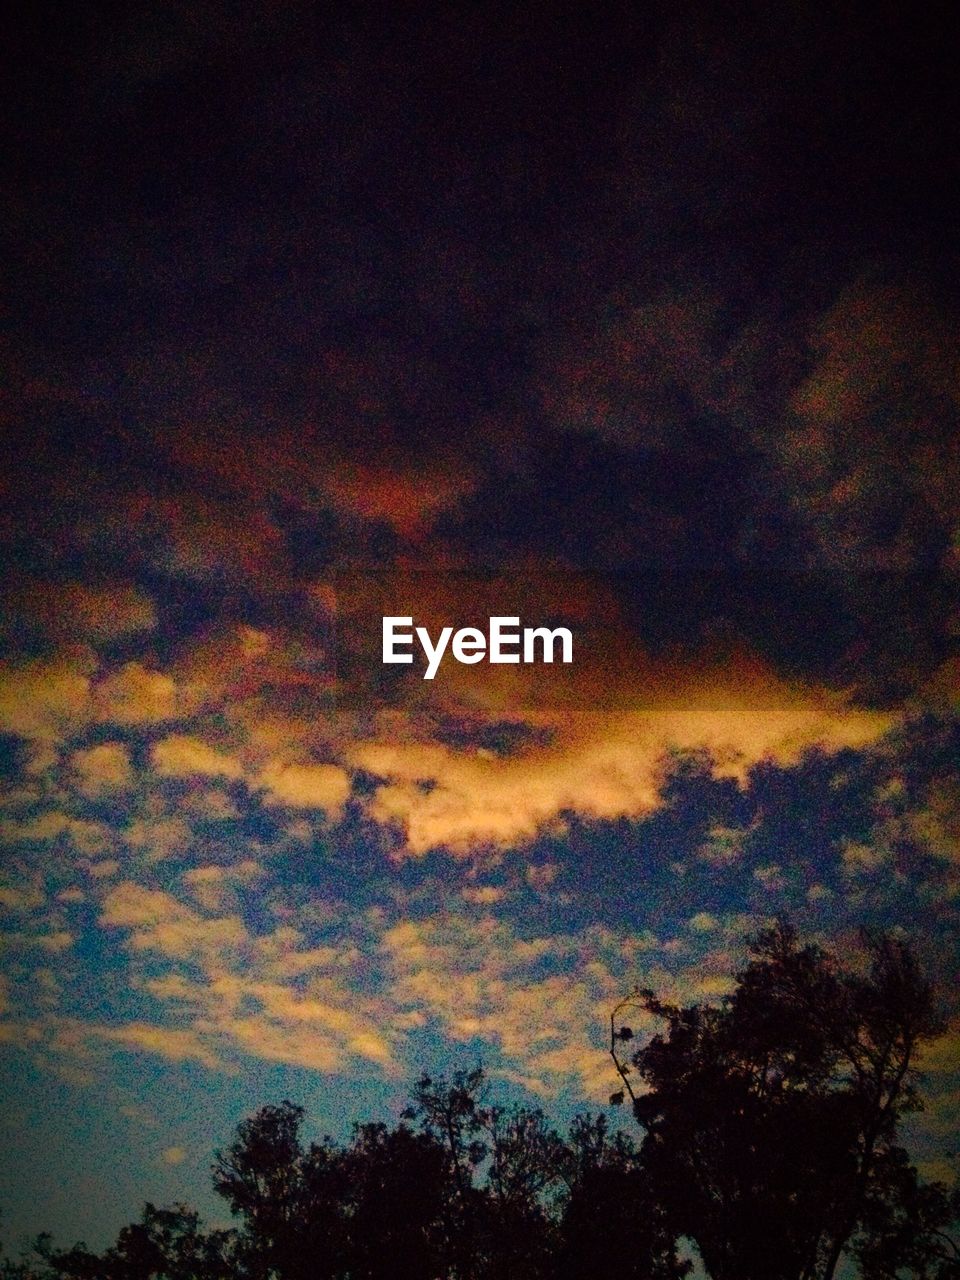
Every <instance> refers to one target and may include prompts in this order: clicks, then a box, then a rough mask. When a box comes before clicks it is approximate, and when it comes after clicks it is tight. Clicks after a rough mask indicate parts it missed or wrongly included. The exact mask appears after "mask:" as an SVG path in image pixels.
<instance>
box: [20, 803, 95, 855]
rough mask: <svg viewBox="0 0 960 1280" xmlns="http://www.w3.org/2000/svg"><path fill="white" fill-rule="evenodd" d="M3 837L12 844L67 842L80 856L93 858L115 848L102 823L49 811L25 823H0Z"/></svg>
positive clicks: (52, 810)
mask: <svg viewBox="0 0 960 1280" xmlns="http://www.w3.org/2000/svg"><path fill="white" fill-rule="evenodd" d="M0 837H2V838H3V839H4V840H6V841H9V842H11V843H19V842H28V843H31V844H32V843H47V842H52V841H54V840H57V839H60V838H65V839H68V840H69V841H70V843H71V844H72V845H73V846H74V847H75V848H76V849H77V850H79V852H80V853H83V854H86V855H88V856H93V855H95V854H98V853H104V852H106V850H108V849H110V848H112V846H113V836H112V832H111V831H110V828H109V827H107V826H105V825H104V824H103V823H101V822H90V821H88V820H87V819H85V818H74V817H72V816H71V815H70V814H68V813H62V812H60V811H59V810H54V809H50V810H47V812H46V813H41V814H38V815H37V816H36V817H35V818H29V819H26V820H24V821H22V822H18V821H15V820H12V819H8V820H4V821H2V822H0Z"/></svg>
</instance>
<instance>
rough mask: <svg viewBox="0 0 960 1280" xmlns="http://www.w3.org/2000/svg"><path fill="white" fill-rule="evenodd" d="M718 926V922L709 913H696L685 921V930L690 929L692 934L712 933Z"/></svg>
mask: <svg viewBox="0 0 960 1280" xmlns="http://www.w3.org/2000/svg"><path fill="white" fill-rule="evenodd" d="M719 926H720V921H719V920H718V919H717V917H716V916H713V915H711V914H710V912H709V911H698V912H697V913H696V915H693V916H691V917H690V919H689V920H688V921H687V928H688V929H692V930H693V932H694V933H712V932H713V930H714V929H717V928H719Z"/></svg>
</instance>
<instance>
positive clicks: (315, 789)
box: [260, 763, 350, 813]
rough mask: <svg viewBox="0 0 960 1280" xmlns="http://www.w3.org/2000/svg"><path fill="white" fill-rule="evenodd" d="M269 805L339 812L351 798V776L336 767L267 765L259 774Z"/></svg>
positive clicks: (320, 765)
mask: <svg viewBox="0 0 960 1280" xmlns="http://www.w3.org/2000/svg"><path fill="white" fill-rule="evenodd" d="M260 784H261V786H263V787H265V788H266V790H267V795H268V802H269V803H271V804H276V805H286V806H288V807H289V808H292V809H323V810H325V811H326V812H328V813H329V812H334V813H335V812H338V811H339V810H341V809H342V808H343V806H344V804H345V803H346V801H347V798H348V797H349V795H350V776H349V774H348V773H347V772H346V770H344V769H341V768H340V766H339V765H335V764H276V763H272V764H268V765H267V766H266V768H265V769H264V770H263V772H262V773H261V774H260Z"/></svg>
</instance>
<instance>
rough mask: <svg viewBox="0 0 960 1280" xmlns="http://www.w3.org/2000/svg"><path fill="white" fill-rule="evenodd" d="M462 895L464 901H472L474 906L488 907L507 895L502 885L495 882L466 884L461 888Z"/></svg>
mask: <svg viewBox="0 0 960 1280" xmlns="http://www.w3.org/2000/svg"><path fill="white" fill-rule="evenodd" d="M462 896H463V898H464V900H465V901H467V902H472V903H474V905H476V906H481V907H489V906H493V904H494V903H496V902H502V901H503V899H504V898H505V897H506V896H507V890H506V889H505V888H504V887H503V885H497V884H481V885H468V886H467V888H466V889H464V890H463V893H462Z"/></svg>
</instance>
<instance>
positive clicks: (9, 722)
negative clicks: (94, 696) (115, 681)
mask: <svg viewBox="0 0 960 1280" xmlns="http://www.w3.org/2000/svg"><path fill="white" fill-rule="evenodd" d="M90 689H91V684H90V676H89V673H88V672H87V671H86V670H84V669H82V668H80V667H77V666H75V665H71V664H70V663H68V662H66V661H54V662H28V663H24V664H22V665H16V664H13V663H9V662H5V663H0V729H2V730H3V731H4V732H6V733H15V734H18V735H19V736H20V737H22V738H30V739H34V740H36V741H39V742H56V741H58V740H60V739H61V738H62V737H64V736H65V735H66V734H68V733H71V732H74V731H75V730H76V729H78V728H80V727H81V726H82V725H83V724H85V723H86V722H87V721H88V720H89V718H90V713H91V704H90Z"/></svg>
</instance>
